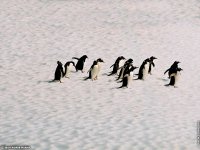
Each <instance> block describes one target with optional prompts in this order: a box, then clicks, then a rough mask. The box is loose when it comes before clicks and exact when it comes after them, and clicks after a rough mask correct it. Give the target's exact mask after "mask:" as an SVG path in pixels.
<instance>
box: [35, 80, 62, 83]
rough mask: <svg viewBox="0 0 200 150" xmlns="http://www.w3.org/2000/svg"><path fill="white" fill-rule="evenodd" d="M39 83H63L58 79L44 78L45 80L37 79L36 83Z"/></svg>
mask: <svg viewBox="0 0 200 150" xmlns="http://www.w3.org/2000/svg"><path fill="white" fill-rule="evenodd" d="M40 83H63V82H62V81H61V82H60V81H58V80H45V81H38V82H37V84H40Z"/></svg>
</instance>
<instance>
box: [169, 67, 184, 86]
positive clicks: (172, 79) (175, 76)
mask: <svg viewBox="0 0 200 150" xmlns="http://www.w3.org/2000/svg"><path fill="white" fill-rule="evenodd" d="M182 70H183V69H181V68H177V69H176V71H175V72H174V73H172V74H171V75H170V82H169V84H167V86H169V85H170V86H174V87H177V82H178V80H179V78H180V72H181V71H182Z"/></svg>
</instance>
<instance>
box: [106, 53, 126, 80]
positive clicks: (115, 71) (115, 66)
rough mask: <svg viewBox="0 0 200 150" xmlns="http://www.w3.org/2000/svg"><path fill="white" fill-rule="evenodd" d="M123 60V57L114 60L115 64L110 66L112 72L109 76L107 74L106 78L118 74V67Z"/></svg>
mask: <svg viewBox="0 0 200 150" xmlns="http://www.w3.org/2000/svg"><path fill="white" fill-rule="evenodd" d="M123 60H125V58H124V56H119V57H118V58H117V59H116V61H115V63H114V64H113V65H112V66H110V68H112V67H113V70H112V71H111V72H110V74H109V75H108V76H111V75H114V74H116V73H117V72H118V69H119V65H121V64H122V62H121V61H123Z"/></svg>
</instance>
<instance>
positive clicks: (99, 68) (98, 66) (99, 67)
mask: <svg viewBox="0 0 200 150" xmlns="http://www.w3.org/2000/svg"><path fill="white" fill-rule="evenodd" d="M101 63H104V61H103V60H102V59H101V58H98V59H97V60H95V61H94V62H93V64H92V66H91V67H90V69H89V70H88V73H89V76H88V77H87V78H85V80H87V79H92V73H93V74H96V77H95V78H94V79H92V80H97V79H98V75H99V72H100V70H101ZM96 65H97V66H96ZM96 67H97V72H95V69H96ZM93 68H94V70H93ZM92 70H93V71H92Z"/></svg>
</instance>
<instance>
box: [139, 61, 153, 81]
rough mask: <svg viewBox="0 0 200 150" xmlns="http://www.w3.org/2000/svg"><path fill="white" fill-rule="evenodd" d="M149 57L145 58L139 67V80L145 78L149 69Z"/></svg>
mask: <svg viewBox="0 0 200 150" xmlns="http://www.w3.org/2000/svg"><path fill="white" fill-rule="evenodd" d="M149 61H150V60H149V58H147V59H145V60H144V61H143V63H142V65H141V66H140V68H139V73H138V78H137V79H140V80H145V79H146V77H147V74H148V71H149Z"/></svg>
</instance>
